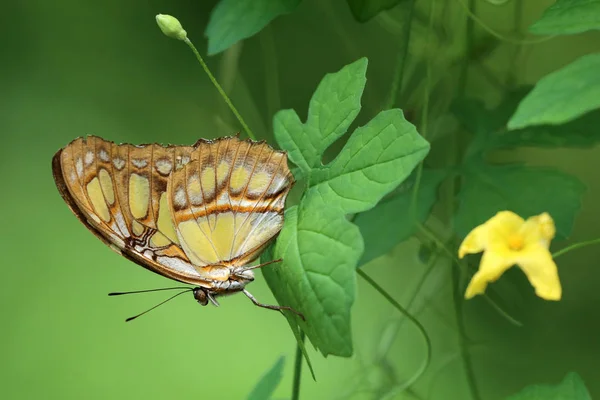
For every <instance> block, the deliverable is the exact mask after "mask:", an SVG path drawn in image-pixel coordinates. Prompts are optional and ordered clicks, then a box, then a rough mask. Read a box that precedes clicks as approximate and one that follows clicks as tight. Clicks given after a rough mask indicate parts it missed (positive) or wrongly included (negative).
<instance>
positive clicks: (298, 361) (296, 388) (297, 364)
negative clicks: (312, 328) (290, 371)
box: [292, 332, 304, 400]
mask: <svg viewBox="0 0 600 400" xmlns="http://www.w3.org/2000/svg"><path fill="white" fill-rule="evenodd" d="M300 338H301V341H302V342H304V332H302V333H301V334H300ZM301 378H302V349H301V348H300V345H296V357H295V358H294V382H293V384H292V400H298V399H299V398H300V380H301Z"/></svg>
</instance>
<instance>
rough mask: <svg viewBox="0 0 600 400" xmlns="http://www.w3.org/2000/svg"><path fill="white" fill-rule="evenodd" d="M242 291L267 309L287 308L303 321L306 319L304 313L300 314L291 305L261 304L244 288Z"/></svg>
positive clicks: (256, 303)
mask: <svg viewBox="0 0 600 400" xmlns="http://www.w3.org/2000/svg"><path fill="white" fill-rule="evenodd" d="M242 292H244V294H245V295H246V296H247V297H248V298H249V299H250V300H251V301H252V302H253V303H254V305H256V306H259V307H262V308H268V309H269V310H277V311H281V310H288V311H291V312H293V313H294V314H296V315H298V316H299V317H300V318H302V320H303V321H306V319H305V318H304V315H302V313H299V312H298V311H296V310H294V309H293V308H292V307H287V306H274V305H270V304H263V303H259V302H258V300H256V298H255V297H254V296H253V295H252V294H251V293H250V292H249V291H247V290H246V289H244V290H242Z"/></svg>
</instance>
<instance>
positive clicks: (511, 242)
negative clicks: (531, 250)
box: [508, 235, 525, 251]
mask: <svg viewBox="0 0 600 400" xmlns="http://www.w3.org/2000/svg"><path fill="white" fill-rule="evenodd" d="M524 245H525V241H524V240H523V237H522V236H521V235H511V236H509V238H508V247H510V249H511V250H515V251H518V250H521V249H522V248H523V246H524Z"/></svg>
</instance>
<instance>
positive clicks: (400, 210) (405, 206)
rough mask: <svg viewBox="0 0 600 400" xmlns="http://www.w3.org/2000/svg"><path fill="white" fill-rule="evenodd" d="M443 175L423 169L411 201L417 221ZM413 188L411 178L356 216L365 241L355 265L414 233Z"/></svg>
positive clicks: (426, 210)
mask: <svg viewBox="0 0 600 400" xmlns="http://www.w3.org/2000/svg"><path fill="white" fill-rule="evenodd" d="M446 175H447V173H446V172H445V171H441V170H429V169H426V170H424V171H423V175H422V177H421V182H420V184H419V193H418V195H417V203H416V205H415V206H416V209H415V211H416V212H415V213H416V220H417V221H418V222H423V221H425V219H427V216H428V215H429V212H430V211H431V207H433V204H434V203H435V201H436V199H437V188H438V186H439V184H440V183H441V182H442V180H443V179H444V178H445V177H446ZM413 189H414V182H410V183H409V184H403V185H402V186H401V187H400V190H399V191H398V192H397V193H394V194H393V195H392V196H391V197H389V198H388V199H384V200H383V201H381V202H380V203H379V204H377V205H376V206H375V207H374V208H372V209H370V210H369V211H366V212H363V213H360V214H358V215H357V216H356V218H355V219H354V223H355V224H356V225H357V226H358V228H359V229H360V233H361V234H362V236H363V238H364V241H365V252H364V254H363V256H362V258H361V259H360V262H359V265H364V264H366V263H368V262H369V261H371V260H374V259H376V258H378V257H380V256H382V255H384V254H386V253H388V252H389V251H390V250H392V249H393V248H394V247H395V246H396V245H397V244H398V243H400V242H402V241H404V240H406V239H408V238H409V237H410V236H411V235H412V234H413V233H414V231H415V220H414V217H411V215H410V211H411V202H412V195H413Z"/></svg>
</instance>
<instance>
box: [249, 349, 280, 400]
mask: <svg viewBox="0 0 600 400" xmlns="http://www.w3.org/2000/svg"><path fill="white" fill-rule="evenodd" d="M284 362H285V357H283V356H281V357H279V359H278V360H277V361H276V362H275V364H273V366H272V367H271V368H270V369H269V370H268V371H267V372H266V373H265V374H264V375H263V376H262V377H261V378H260V381H258V383H257V384H256V386H255V387H254V389H252V391H251V392H250V394H249V395H248V400H269V399H270V398H271V396H273V392H274V391H275V389H277V386H279V383H280V382H281V378H283V366H284Z"/></svg>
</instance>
